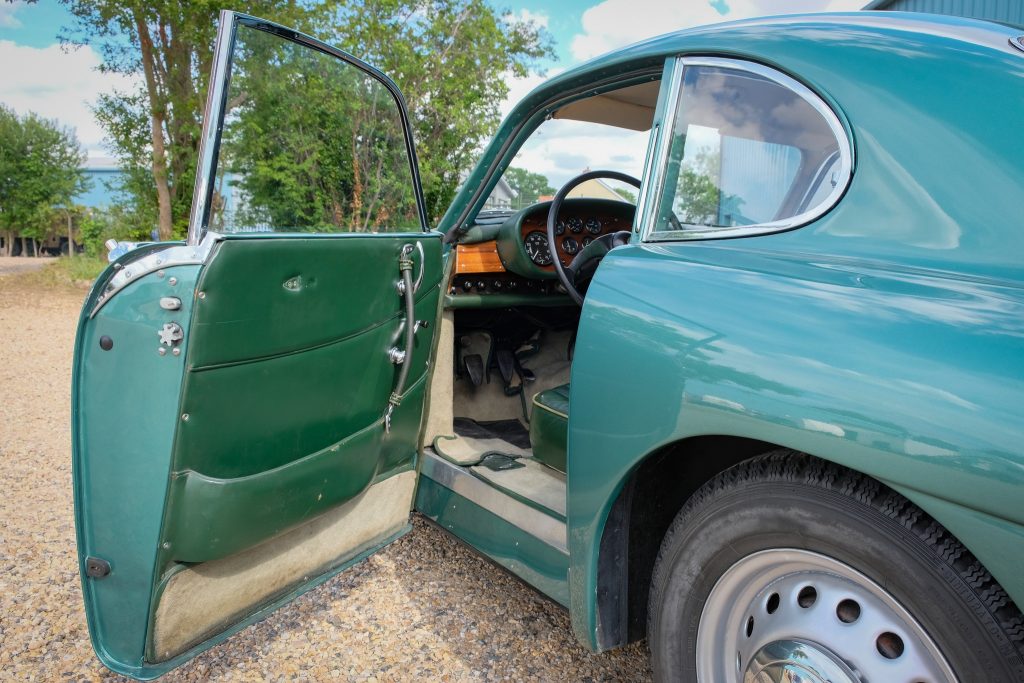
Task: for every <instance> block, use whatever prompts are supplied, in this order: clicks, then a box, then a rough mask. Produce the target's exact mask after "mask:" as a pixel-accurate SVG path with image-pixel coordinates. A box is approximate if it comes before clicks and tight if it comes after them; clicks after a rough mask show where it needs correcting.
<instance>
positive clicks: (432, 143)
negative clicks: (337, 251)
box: [316, 0, 553, 220]
mask: <svg viewBox="0 0 1024 683" xmlns="http://www.w3.org/2000/svg"><path fill="white" fill-rule="evenodd" d="M325 10H326V11H325V14H324V17H323V18H324V21H323V22H322V23H320V24H318V25H317V27H316V29H317V33H318V34H322V35H325V36H326V37H327V40H328V42H334V43H335V44H337V45H338V46H339V47H341V48H343V49H347V50H349V51H350V52H352V53H353V54H355V55H358V56H360V57H362V58H363V59H365V60H366V61H368V62H370V63H371V64H374V65H376V66H377V67H379V68H380V69H381V70H383V71H384V72H385V73H387V74H389V75H390V76H391V77H392V78H394V79H395V82H396V83H397V84H398V86H399V88H401V90H402V92H403V93H404V94H405V97H406V99H407V101H408V104H409V108H410V110H411V112H412V115H413V125H414V127H415V133H416V143H417V153H418V155H419V158H420V172H421V175H422V179H423V186H424V193H425V195H426V200H427V213H428V215H429V216H430V218H431V220H434V219H436V218H438V217H440V216H441V215H442V214H443V213H444V211H445V210H446V209H447V208H448V205H449V204H450V203H451V200H452V198H453V197H454V196H455V191H456V190H457V189H458V185H459V180H460V178H461V176H462V175H463V174H464V173H465V172H466V171H467V170H468V169H469V168H470V167H471V166H472V164H473V160H474V157H475V155H476V153H477V152H478V150H479V148H480V146H481V143H482V142H484V141H486V140H487V139H488V138H490V136H491V135H492V134H493V132H494V130H495V128H496V127H497V124H498V123H499V121H500V111H499V105H500V104H501V102H502V101H503V100H504V98H505V96H506V95H508V85H507V81H508V79H509V78H510V77H522V76H526V75H527V74H528V73H529V72H530V70H531V69H533V68H535V67H536V65H537V62H538V61H539V60H540V59H543V58H545V57H548V56H550V55H551V54H553V52H552V47H551V41H550V38H549V36H548V35H547V34H546V32H545V31H544V30H543V29H541V28H540V27H538V26H536V25H534V24H532V23H529V22H521V21H517V20H515V19H514V18H513V17H512V16H511V15H509V14H505V13H502V12H499V11H496V10H495V9H494V8H493V7H492V6H491V5H489V4H488V3H487V2H485V1H484V0H376V1H375V2H365V3H364V2H338V3H334V4H328V6H327V7H326V8H325Z"/></svg>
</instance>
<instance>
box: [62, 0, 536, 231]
mask: <svg viewBox="0 0 1024 683" xmlns="http://www.w3.org/2000/svg"><path fill="white" fill-rule="evenodd" d="M61 1H62V2H63V4H64V5H65V6H67V7H68V9H69V10H70V11H71V13H72V14H73V16H74V17H75V20H74V23H73V25H72V26H71V27H68V28H67V29H66V30H65V31H64V32H63V34H62V36H61V37H62V39H63V41H64V42H65V44H69V45H84V44H90V45H93V46H95V47H97V48H98V51H99V53H100V55H101V57H102V60H103V63H102V67H101V68H102V69H103V70H105V71H111V72H117V73H124V74H131V75H136V76H138V77H139V78H140V83H141V85H140V87H139V89H138V90H137V91H133V92H113V93H106V94H104V95H103V96H101V97H100V99H99V101H98V103H97V104H96V114H97V118H98V119H99V121H100V122H101V124H102V125H103V127H104V129H105V131H106V132H107V135H108V139H109V142H110V144H111V145H112V147H113V148H114V150H115V152H116V154H117V156H118V157H119V159H120V161H121V163H122V165H123V166H124V167H125V170H126V174H125V187H124V188H123V189H124V190H125V191H126V192H127V193H128V194H129V195H131V196H132V198H133V200H134V202H135V203H136V204H137V206H138V214H139V217H140V218H141V219H144V218H147V217H148V218H149V219H150V220H153V221H154V222H155V223H156V224H157V225H158V227H159V234H160V237H161V239H168V238H170V237H172V236H180V235H181V234H183V233H184V230H185V227H186V225H187V221H188V213H189V207H190V203H191V194H192V188H193V185H194V181H195V179H194V174H195V168H196V156H197V153H198V146H199V135H200V131H201V115H202V114H201V112H202V107H203V103H204V96H205V93H206V89H207V85H208V83H207V81H208V80H209V72H210V63H211V57H212V52H213V43H214V37H215V35H216V17H217V12H218V10H219V8H220V7H221V6H222V4H223V3H222V2H220V0H217V1H216V2H214V0H195V1H193V2H185V1H184V0H155V1H153V2H150V1H148V0H146V1H143V0H61ZM247 11H249V12H251V13H253V14H256V15H259V16H263V17H265V18H268V19H271V20H274V21H278V22H280V23H283V24H287V25H291V26H294V27H296V28H298V29H299V30H304V31H307V32H309V33H312V34H314V35H318V36H321V37H323V38H324V39H325V40H326V41H327V42H331V43H334V44H337V45H339V46H340V47H342V48H343V49H347V50H349V51H350V52H352V53H353V54H356V55H357V56H360V57H363V58H365V59H366V60H367V61H369V62H371V63H374V64H376V65H377V66H379V67H380V68H382V69H383V70H384V71H385V72H387V73H389V74H391V75H392V76H393V77H394V78H395V79H396V81H397V82H398V84H399V86H400V87H401V88H402V90H403V92H404V93H405V95H406V97H407V98H408V102H409V105H410V109H411V111H412V118H413V124H414V126H415V132H416V139H417V143H418V146H419V149H418V151H419V156H420V160H421V173H422V178H423V182H424V186H425V192H426V196H427V201H428V205H429V212H430V214H431V216H439V215H440V214H441V213H443V211H444V209H445V208H446V207H447V204H448V203H449V202H450V201H451V198H452V196H453V195H454V193H455V189H456V188H457V185H458V180H459V177H460V174H462V173H463V172H464V171H465V170H466V169H467V168H468V167H469V165H470V164H471V163H472V158H473V154H474V152H475V151H476V150H477V149H478V147H479V145H480V143H481V141H482V140H484V139H485V138H486V137H488V136H489V135H490V133H491V132H492V130H493V129H494V127H495V125H496V123H497V120H498V105H499V103H500V102H501V100H502V99H503V98H504V97H505V95H506V94H507V92H508V86H507V85H506V84H505V79H506V77H507V76H508V75H509V74H513V75H519V76H522V75H526V74H527V73H528V72H529V69H530V68H531V66H533V65H534V64H535V62H536V60H538V59H540V58H542V57H544V56H547V55H549V54H551V47H550V41H549V39H548V38H547V36H546V34H545V33H544V32H543V30H542V29H541V28H539V27H537V26H535V25H533V24H532V23H524V22H520V21H516V20H514V19H512V18H511V17H510V16H508V15H502V14H499V13H497V12H496V11H495V10H494V9H493V8H491V7H490V6H489V5H487V4H486V3H485V2H484V0H376V1H371V2H368V3H362V2H353V1H348V0H329V1H328V2H324V3H305V2H299V0H257V1H256V2H250V3H248V6H247ZM296 94H301V93H296ZM287 170H288V169H286V168H282V169H280V172H281V173H286V172H287Z"/></svg>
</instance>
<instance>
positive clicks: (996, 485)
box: [568, 15, 1024, 648]
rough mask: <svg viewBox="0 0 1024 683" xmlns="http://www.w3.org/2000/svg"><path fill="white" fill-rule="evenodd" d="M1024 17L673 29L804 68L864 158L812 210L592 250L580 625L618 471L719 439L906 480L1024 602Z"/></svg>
mask: <svg viewBox="0 0 1024 683" xmlns="http://www.w3.org/2000/svg"><path fill="white" fill-rule="evenodd" d="M783 21H785V22H786V30H785V31H784V32H772V30H771V29H772V27H773V25H777V24H781V23H782V22H783ZM1011 33H1012V31H1010V30H1009V29H1005V28H1004V27H997V26H994V25H987V24H983V23H981V22H972V21H967V20H957V19H938V18H933V17H928V18H924V17H920V16H913V15H904V16H893V17H886V18H885V19H884V20H882V21H879V20H878V18H876V17H864V16H861V15H857V16H856V17H852V16H851V17H847V16H835V17H833V16H829V17H823V18H821V19H816V20H813V21H808V22H807V23H806V24H802V23H801V21H799V20H796V21H794V20H782V19H780V20H777V21H776V20H766V21H763V22H752V23H749V24H746V23H743V24H737V25H734V26H733V27H720V28H718V29H716V30H715V31H714V32H711V31H709V32H707V33H703V34H702V32H701V31H696V32H693V33H691V34H688V35H687V36H686V37H685V38H684V36H682V35H680V36H678V37H677V40H676V42H675V44H674V45H673V51H674V52H678V53H681V54H689V53H713V54H720V55H727V56H732V57H739V58H748V59H753V60H755V61H757V62H760V63H766V64H770V65H777V66H779V67H780V68H782V69H783V70H784V71H785V72H787V73H789V74H790V75H793V76H794V77H797V78H798V79H799V80H802V81H803V82H805V83H806V84H808V85H809V86H811V87H812V88H813V89H815V90H816V91H817V92H818V93H820V94H821V95H822V96H823V97H824V98H826V99H827V100H828V101H829V102H830V103H831V104H832V106H833V107H835V108H836V109H837V111H838V113H839V114H840V115H841V118H843V119H844V121H845V125H847V126H849V132H850V135H851V139H852V140H853V141H854V144H855V148H856V159H857V162H856V169H855V172H854V176H853V179H852V181H851V184H850V186H849V188H848V190H847V193H846V195H845V196H844V197H843V199H841V200H840V202H839V204H838V205H837V206H836V207H835V208H834V209H833V210H832V211H831V212H829V213H828V214H826V215H825V216H823V217H821V218H820V219H818V220H816V221H813V222H812V223H811V224H809V225H806V226H803V227H801V228H798V229H796V230H793V231H791V232H786V233H779V234H773V235H764V236H758V237H751V238H744V239H737V240H720V241H715V240H706V241H701V242H674V243H657V242H645V243H642V244H639V245H633V246H630V247H626V248H622V249H618V250H615V251H614V252H613V253H611V254H610V255H609V256H608V258H606V259H605V261H604V263H603V264H602V266H601V268H600V269H599V271H598V274H597V276H596V277H595V280H594V283H593V285H592V286H591V288H590V290H589V292H588V296H587V300H586V303H585V307H584V313H583V317H582V319H581V325H580V332H579V337H578V343H577V347H576V348H577V351H576V358H575V361H574V364H573V370H572V385H573V391H572V404H571V410H570V434H569V451H570V452H569V473H568V474H569V483H568V486H569V489H570V491H571V494H570V496H569V507H568V511H569V538H570V556H571V576H572V577H573V581H572V582H571V585H570V588H571V593H572V600H571V605H572V610H573V615H572V617H573V623H574V628H575V629H576V632H577V635H578V636H579V637H580V638H581V640H583V641H584V642H586V643H588V644H590V645H591V646H592V647H595V648H596V647H599V644H598V642H597V636H596V627H597V616H596V608H595V603H596V585H597V584H596V573H597V567H598V553H599V546H600V539H601V534H602V533H603V526H604V521H605V519H606V517H607V515H608V513H609V510H610V509H611V506H612V503H613V502H614V500H615V498H616V496H617V495H618V492H619V490H620V489H621V488H622V486H623V485H624V483H625V481H626V480H627V478H628V476H629V474H630V473H631V472H632V471H633V470H634V469H635V467H636V466H637V465H638V463H640V462H641V461H642V460H643V458H644V457H645V456H646V455H647V454H650V453H652V452H654V451H656V450H657V449H658V448H659V447H661V446H664V445H665V444H669V443H673V442H678V441H680V440H683V439H686V438H687V437H690V436H696V435H707V434H716V435H733V436H742V437H749V438H753V439H758V440H762V441H767V442H770V443H774V444H778V445H781V446H787V447H792V448H796V449H799V450H802V451H805V452H809V453H813V454H815V455H819V456H821V457H825V458H829V459H832V460H834V461H836V462H839V463H841V464H844V465H847V466H849V467H852V468H854V469H857V470H859V471H863V472H865V473H867V474H869V475H871V476H874V477H876V478H878V479H879V480H881V481H883V482H886V483H890V484H892V485H893V486H895V487H897V488H898V489H900V490H901V491H903V492H904V493H905V494H906V495H907V496H908V497H909V498H910V499H911V500H913V501H915V502H917V503H918V504H919V505H921V507H922V508H924V509H925V510H926V511H927V512H929V513H930V514H932V515H933V516H935V517H936V519H938V520H939V521H940V522H942V523H944V524H949V526H950V528H951V529H958V528H959V529H963V530H964V531H965V532H967V531H970V534H969V535H967V536H960V540H961V541H962V542H963V543H964V544H965V545H966V546H967V547H968V548H969V549H970V550H972V552H974V553H975V554H976V555H977V556H978V558H979V559H980V560H981V561H982V563H983V564H985V565H986V566H987V567H988V568H989V569H990V571H992V572H993V574H994V575H995V576H996V578H997V579H998V580H1000V581H1001V582H1002V583H1003V584H1004V587H1005V588H1006V589H1007V591H1008V592H1009V593H1010V594H1011V596H1013V597H1014V598H1015V599H1016V600H1017V601H1018V602H1021V601H1024V581H1022V580H1021V574H1020V572H1019V567H1020V566H1021V560H1020V557H1021V551H1020V545H1019V541H1017V542H1016V543H1015V545H1014V550H1012V551H1011V550H1009V549H1008V548H1007V546H1006V545H1005V544H1006V543H1007V542H1011V541H1013V539H1019V533H1020V524H1021V523H1022V522H1024V503H1022V499H1021V497H1020V493H1019V492H1020V490H1021V486H1022V485H1024V452H1022V448H1021V445H1020V425H1021V424H1024V409H1022V407H1021V401H1020V400H1019V397H1020V396H1021V395H1022V393H1021V392H1022V391H1024V382H1022V378H1024V353H1022V351H1024V347H1022V341H1021V340H1022V338H1024V334H1022V333H1024V326H1022V321H1024V315H1022V314H1024V308H1022V307H1024V290H1022V288H1021V285H1022V280H1024V277H1022V276H1024V268H1022V263H1021V260H1020V254H1021V253H1024V230H1021V229H1020V224H1019V221H1016V220H1015V219H1014V217H1015V216H1019V211H1020V209H1019V207H1020V206H1022V205H1024V164H1022V163H1021V161H1020V160H1021V159H1022V158H1024V131H1022V129H1021V127H1020V126H1019V124H1018V123H1015V122H1016V121H1018V120H1019V116H1020V112H1021V111H1024V89H1022V88H1021V87H1020V83H1021V78H1024V58H1022V57H1024V55H1022V54H1020V53H1019V52H1017V51H1015V50H1013V49H1010V48H1008V47H1007V37H1006V36H1007V35H1010V34H1011ZM655 43H656V41H654V42H652V43H651V44H649V45H652V46H653V45H654V44H655ZM635 49H639V48H635ZM943 66H945V67H946V68H947V69H948V72H949V73H944V74H943V76H944V78H936V77H935V74H936V70H937V69H940V68H942V67H943ZM950 83H956V85H957V90H956V92H957V95H956V97H955V98H954V99H955V101H950V93H951V88H950V85H949V84H950ZM980 178H984V179H985V180H984V182H983V183H982V182H978V181H977V179H980ZM623 359H626V360H623ZM608 395H615V396H616V397H617V400H616V401H615V402H614V404H611V403H609V402H607V401H606V400H604V399H603V397H606V396H608ZM580 416H585V417H582V418H581V417H580ZM936 501H941V502H936ZM968 520H971V521H968ZM1014 568H1016V571H1013V569H1014ZM577 579H578V580H577Z"/></svg>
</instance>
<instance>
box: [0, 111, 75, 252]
mask: <svg viewBox="0 0 1024 683" xmlns="http://www.w3.org/2000/svg"><path fill="white" fill-rule="evenodd" d="M83 161H84V155H83V154H82V151H81V148H80V147H79V145H78V140H77V139H76V138H75V135H74V133H73V132H72V131H71V130H69V129H67V128H63V127H61V126H60V125H59V124H57V122H55V121H49V120H47V119H43V118H40V117H39V116H37V115H36V114H33V113H28V114H25V115H24V116H20V117H19V116H18V115H17V114H15V113H14V111H13V110H11V109H8V108H6V107H4V106H3V105H0V230H2V231H3V232H5V233H6V234H7V236H8V237H10V236H12V235H14V234H20V235H21V236H22V237H27V238H30V239H43V238H44V237H45V236H46V235H47V233H48V232H49V231H50V228H51V224H52V222H53V220H54V216H53V210H54V208H55V207H60V206H64V207H66V206H69V205H70V203H71V198H72V197H73V196H74V195H76V194H77V193H79V192H80V191H82V190H84V189H85V183H86V179H85V177H84V176H83V175H82V172H81V170H80V166H81V164H82V162H83Z"/></svg>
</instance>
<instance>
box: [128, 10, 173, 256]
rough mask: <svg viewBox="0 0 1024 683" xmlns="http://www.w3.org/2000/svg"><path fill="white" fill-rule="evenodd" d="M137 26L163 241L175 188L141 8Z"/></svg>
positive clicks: (167, 233)
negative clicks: (169, 171) (170, 180)
mask: <svg viewBox="0 0 1024 683" xmlns="http://www.w3.org/2000/svg"><path fill="white" fill-rule="evenodd" d="M132 15H133V18H134V19H135V28H136V30H137V31H138V33H139V46H140V47H141V51H142V70H143V72H144V74H145V76H146V92H147V93H148V94H149V120H150V137H151V142H152V144H153V182H154V183H155V184H156V199H157V207H158V210H159V226H158V234H159V236H160V239H161V240H162V241H166V240H169V239H171V227H172V225H173V217H172V215H171V189H170V186H169V185H168V183H167V150H166V148H165V146H164V118H165V113H164V107H163V104H162V103H161V102H160V95H159V92H158V89H157V83H156V69H155V66H154V60H155V55H154V52H153V38H152V36H150V34H149V26H148V25H147V24H146V19H145V17H144V16H143V15H142V13H141V10H139V9H135V10H133V11H132Z"/></svg>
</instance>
